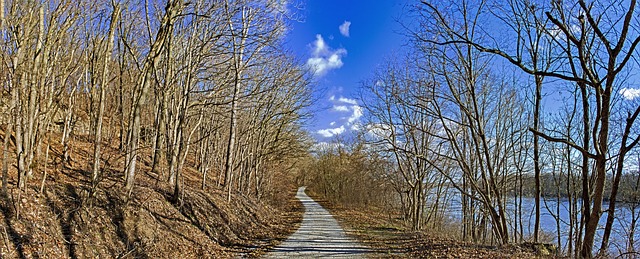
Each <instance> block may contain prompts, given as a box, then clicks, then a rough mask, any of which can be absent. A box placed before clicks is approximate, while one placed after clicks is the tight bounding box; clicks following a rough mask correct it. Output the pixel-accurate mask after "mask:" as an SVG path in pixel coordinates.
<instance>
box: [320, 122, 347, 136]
mask: <svg viewBox="0 0 640 259" xmlns="http://www.w3.org/2000/svg"><path fill="white" fill-rule="evenodd" d="M344 131H345V128H344V125H342V126H340V127H338V128H329V129H321V130H318V131H317V132H316V133H318V134H320V135H321V136H323V137H325V138H330V137H333V136H335V135H340V134H342V133H344Z"/></svg>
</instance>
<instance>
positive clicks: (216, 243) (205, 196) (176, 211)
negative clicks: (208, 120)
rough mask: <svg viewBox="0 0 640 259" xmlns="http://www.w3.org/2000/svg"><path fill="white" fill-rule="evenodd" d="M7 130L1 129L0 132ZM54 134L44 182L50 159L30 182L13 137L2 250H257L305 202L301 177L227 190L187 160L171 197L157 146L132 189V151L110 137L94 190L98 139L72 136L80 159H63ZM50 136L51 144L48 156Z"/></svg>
mask: <svg viewBox="0 0 640 259" xmlns="http://www.w3.org/2000/svg"><path fill="white" fill-rule="evenodd" d="M2 137H4V132H3V131H2V130H0V140H1V139H2ZM50 137H51V139H52V140H53V141H52V142H51V147H50V151H49V152H50V153H49V160H48V161H46V162H47V163H46V165H47V178H46V181H45V184H44V191H43V192H42V193H40V191H39V190H40V184H41V182H42V179H43V176H44V163H41V164H42V165H40V166H39V167H37V168H35V170H34V174H33V176H32V178H31V179H30V180H29V182H28V187H27V188H26V190H24V191H20V190H18V189H17V188H16V187H15V186H16V181H17V175H16V174H17V173H16V171H17V170H16V166H15V158H14V155H13V146H12V147H10V149H11V150H10V156H9V178H8V179H9V189H8V191H7V192H6V193H5V194H1V193H2V192H0V222H2V223H1V224H0V239H1V241H0V258H226V257H240V256H246V257H255V256H260V255H261V254H263V253H264V252H265V251H266V250H267V249H269V248H270V247H272V246H274V245H276V244H278V243H279V242H281V241H282V240H284V239H286V237H287V236H288V235H289V234H291V233H292V232H293V231H294V230H295V229H296V228H297V225H298V224H299V223H300V221H301V216H302V213H303V209H302V206H301V204H300V203H299V202H298V201H297V199H295V198H294V196H295V186H293V185H291V184H282V186H281V188H279V189H281V190H287V191H278V190H279V189H278V188H274V191H273V192H271V193H269V195H267V196H268V197H266V198H263V199H262V200H261V201H258V200H256V199H255V198H253V197H247V196H242V195H239V194H233V195H232V198H231V202H227V199H226V198H227V197H226V193H224V192H223V191H222V190H221V189H220V188H219V187H217V186H216V182H217V179H215V177H212V178H210V179H209V181H208V182H209V186H210V187H208V188H207V189H206V190H204V191H203V190H201V189H200V183H201V175H200V174H198V173H197V171H196V170H194V169H193V168H192V167H190V163H189V161H188V162H187V165H186V166H185V169H184V177H183V178H184V179H183V182H184V186H185V191H184V194H183V197H182V202H179V203H175V202H173V201H172V199H171V194H172V189H171V187H170V186H169V185H168V184H167V183H166V181H165V180H158V179H159V178H162V177H159V176H157V175H155V174H154V173H151V172H149V167H148V165H149V164H150V163H149V156H148V150H146V153H145V150H143V151H142V156H141V159H140V161H139V163H138V168H139V169H138V173H137V175H136V180H135V181H136V186H135V188H134V190H133V192H132V194H131V196H130V197H131V198H127V194H126V193H125V192H124V187H123V184H124V183H123V182H124V181H123V173H122V168H123V166H122V162H123V161H122V160H123V158H122V157H123V154H122V153H121V152H119V151H118V150H117V146H110V145H109V144H110V143H107V142H105V143H104V145H106V146H105V148H104V149H105V151H104V156H103V157H104V159H105V163H104V167H105V170H104V172H103V173H102V177H101V179H100V183H99V185H98V188H97V190H96V191H95V193H94V194H92V195H91V194H90V190H91V188H90V187H91V183H90V182H89V179H90V171H89V169H90V163H89V161H91V160H90V159H89V158H90V157H91V154H92V148H93V146H92V145H91V144H90V143H88V142H87V141H85V140H82V139H81V138H79V137H78V138H75V139H74V140H72V142H71V152H72V153H71V159H72V160H71V161H72V162H71V163H69V164H62V163H61V153H62V151H61V150H62V147H61V145H60V143H57V142H55V140H57V139H60V136H59V135H56V134H52V135H50ZM46 146H47V145H46V141H45V143H44V144H43V148H42V157H44V156H45V149H46Z"/></svg>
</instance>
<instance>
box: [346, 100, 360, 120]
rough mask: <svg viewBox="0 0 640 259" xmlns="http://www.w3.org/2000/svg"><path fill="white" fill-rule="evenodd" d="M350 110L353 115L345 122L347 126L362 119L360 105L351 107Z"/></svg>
mask: <svg viewBox="0 0 640 259" xmlns="http://www.w3.org/2000/svg"><path fill="white" fill-rule="evenodd" d="M351 109H353V113H352V114H351V116H350V117H349V119H347V122H348V123H349V124H353V123H355V122H357V121H358V120H359V119H360V117H362V107H360V105H353V106H351Z"/></svg>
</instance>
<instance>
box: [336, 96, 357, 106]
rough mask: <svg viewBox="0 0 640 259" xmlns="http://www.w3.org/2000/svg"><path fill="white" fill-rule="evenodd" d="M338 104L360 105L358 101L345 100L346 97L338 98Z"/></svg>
mask: <svg viewBox="0 0 640 259" xmlns="http://www.w3.org/2000/svg"><path fill="white" fill-rule="evenodd" d="M338 102H341V103H346V104H351V105H357V104H358V101H357V100H356V99H349V98H345V97H340V98H338Z"/></svg>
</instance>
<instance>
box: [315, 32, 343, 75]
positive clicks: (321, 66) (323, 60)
mask: <svg viewBox="0 0 640 259" xmlns="http://www.w3.org/2000/svg"><path fill="white" fill-rule="evenodd" d="M311 54H312V57H311V58H309V59H307V67H308V68H309V69H311V71H313V75H314V76H316V77H321V76H324V75H325V74H326V73H327V72H329V70H332V69H337V68H340V67H342V57H343V56H344V55H346V54H347V50H346V49H344V48H339V49H336V50H333V49H331V47H329V46H328V45H327V43H326V42H325V41H324V39H323V38H322V35H320V34H318V35H316V41H314V42H313V50H312V52H311Z"/></svg>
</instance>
